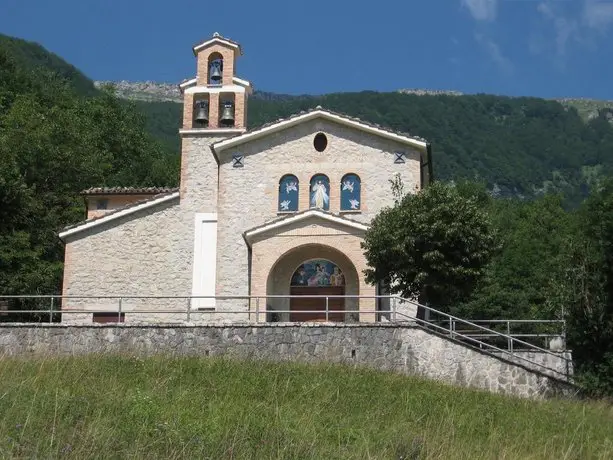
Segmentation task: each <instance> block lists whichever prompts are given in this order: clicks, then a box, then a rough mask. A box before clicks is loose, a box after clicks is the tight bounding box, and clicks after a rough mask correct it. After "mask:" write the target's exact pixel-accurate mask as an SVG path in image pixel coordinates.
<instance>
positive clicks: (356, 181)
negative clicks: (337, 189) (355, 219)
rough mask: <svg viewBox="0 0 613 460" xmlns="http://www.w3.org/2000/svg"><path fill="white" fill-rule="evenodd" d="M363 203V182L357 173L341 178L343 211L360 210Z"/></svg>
mask: <svg viewBox="0 0 613 460" xmlns="http://www.w3.org/2000/svg"><path fill="white" fill-rule="evenodd" d="M361 205H362V182H361V181H360V177H359V176H358V175H357V174H345V175H344V176H343V178H342V179H341V211H359V210H360V208H361Z"/></svg>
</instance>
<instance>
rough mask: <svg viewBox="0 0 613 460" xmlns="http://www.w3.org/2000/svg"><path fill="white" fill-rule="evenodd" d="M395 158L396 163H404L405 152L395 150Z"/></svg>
mask: <svg viewBox="0 0 613 460" xmlns="http://www.w3.org/2000/svg"><path fill="white" fill-rule="evenodd" d="M394 155H395V158H394V163H396V164H402V163H404V152H394Z"/></svg>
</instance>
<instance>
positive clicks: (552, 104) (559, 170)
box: [136, 92, 613, 204]
mask: <svg viewBox="0 0 613 460" xmlns="http://www.w3.org/2000/svg"><path fill="white" fill-rule="evenodd" d="M136 104H137V106H138V107H139V109H141V110H142V111H143V112H144V113H145V114H146V115H147V120H148V121H147V123H148V126H149V129H150V130H151V132H152V133H154V134H155V135H157V136H159V137H160V138H162V139H164V141H165V143H166V145H169V146H174V149H175V150H176V151H178V149H179V141H178V136H177V135H176V132H177V129H178V128H179V120H180V117H181V115H180V114H181V106H180V105H179V104H176V103H173V102H142V101H138V102H136ZM317 105H321V106H323V107H324V108H327V109H331V110H334V111H338V112H343V113H346V114H348V115H351V116H353V117H358V118H361V119H363V120H367V121H370V122H374V123H378V124H381V125H384V126H388V127H390V128H393V129H395V130H399V131H404V132H410V133H411V134H416V135H419V136H422V137H425V138H426V139H428V140H429V141H431V142H432V143H433V149H434V172H435V175H436V177H437V178H439V179H444V180H457V179H460V178H468V179H476V180H482V181H485V182H486V183H487V185H488V188H489V189H490V190H491V191H492V192H494V194H495V195H497V196H518V197H531V196H535V195H539V194H542V193H544V192H562V193H564V194H565V196H566V200H567V202H568V203H570V204H577V203H578V202H580V200H581V199H583V198H584V197H585V195H586V193H587V191H588V190H589V188H590V186H591V184H593V181H594V179H595V178H596V177H598V176H600V175H602V174H608V173H610V172H611V171H612V168H613V125H612V124H611V123H610V121H608V118H607V116H608V114H609V111H608V110H606V109H602V110H601V111H600V115H599V116H598V117H596V118H594V119H592V120H589V121H584V120H583V119H582V118H581V116H580V115H579V114H578V112H577V111H576V110H575V109H574V108H572V107H566V106H563V105H562V104H560V103H558V102H556V101H549V100H545V99H538V98H510V97H502V96H491V95H473V96H470V95H468V96H447V95H440V96H418V95H412V94H400V93H376V92H362V93H342V94H329V95H325V96H320V97H310V98H305V97H302V98H297V99H287V100H283V101H274V100H261V99H254V100H253V101H251V102H250V104H249V125H250V127H256V126H258V125H261V124H263V123H267V122H270V121H274V120H277V119H278V118H283V117H287V116H289V115H291V114H293V113H296V112H299V111H301V110H306V109H308V108H313V107H316V106H317Z"/></svg>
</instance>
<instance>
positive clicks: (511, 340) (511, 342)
mask: <svg viewBox="0 0 613 460" xmlns="http://www.w3.org/2000/svg"><path fill="white" fill-rule="evenodd" d="M507 336H508V338H507V343H508V345H509V347H508V348H509V352H510V353H511V354H512V353H513V337H511V322H510V321H507Z"/></svg>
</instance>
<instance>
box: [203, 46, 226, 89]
mask: <svg viewBox="0 0 613 460" xmlns="http://www.w3.org/2000/svg"><path fill="white" fill-rule="evenodd" d="M207 69H208V79H207V83H208V84H209V85H221V84H222V81H223V56H222V55H221V54H220V53H211V55H210V56H209V60H208V67H207Z"/></svg>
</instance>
